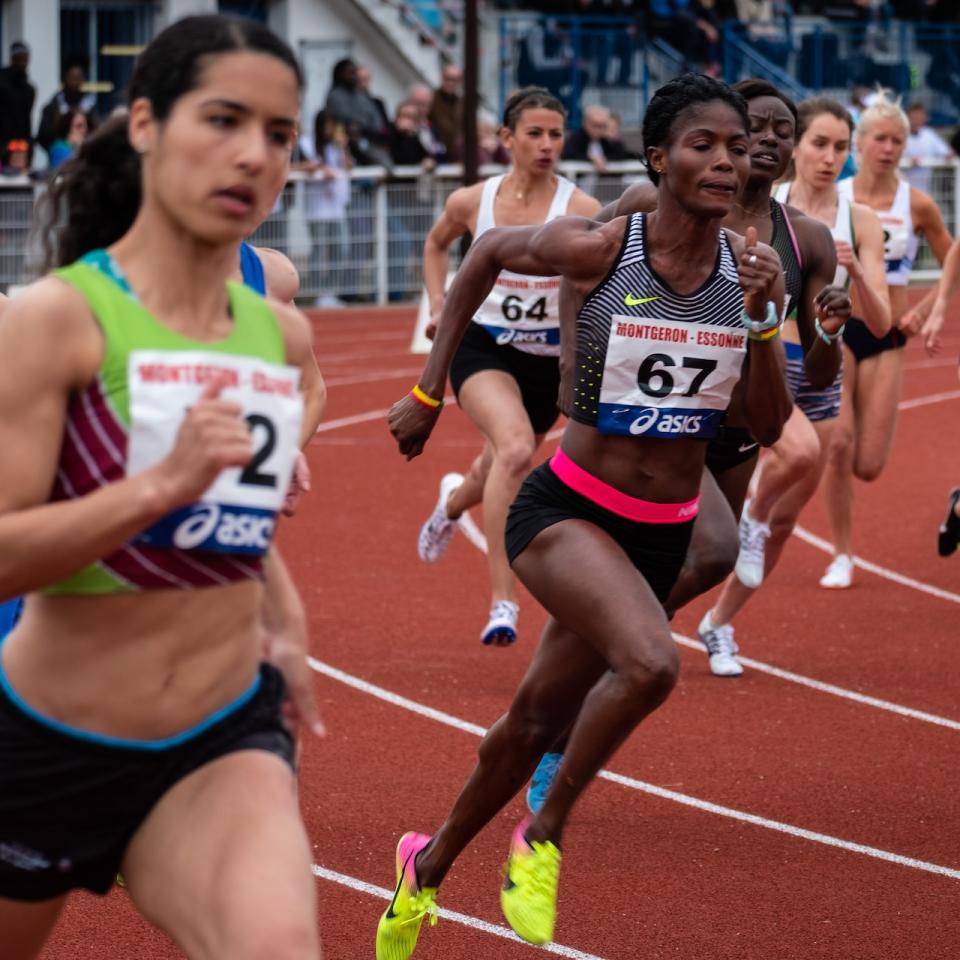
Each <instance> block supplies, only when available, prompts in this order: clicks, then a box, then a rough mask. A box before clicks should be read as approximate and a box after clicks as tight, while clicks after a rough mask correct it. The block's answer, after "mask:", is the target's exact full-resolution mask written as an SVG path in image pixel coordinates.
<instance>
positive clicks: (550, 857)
mask: <svg viewBox="0 0 960 960" xmlns="http://www.w3.org/2000/svg"><path fill="white" fill-rule="evenodd" d="M530 849H531V850H532V851H533V853H532V855H531V856H530V857H529V858H528V862H527V865H528V868H529V869H528V872H527V883H528V886H529V888H530V892H531V894H532V895H533V896H535V897H545V898H551V899H552V898H553V897H554V896H555V895H556V892H557V878H558V877H559V875H560V851H559V850H557V848H556V847H555V846H554V845H553V844H552V843H538V842H537V841H536V840H535V841H534V842H533V843H532V844H530Z"/></svg>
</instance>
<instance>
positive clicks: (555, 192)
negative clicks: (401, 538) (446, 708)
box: [417, 87, 600, 645]
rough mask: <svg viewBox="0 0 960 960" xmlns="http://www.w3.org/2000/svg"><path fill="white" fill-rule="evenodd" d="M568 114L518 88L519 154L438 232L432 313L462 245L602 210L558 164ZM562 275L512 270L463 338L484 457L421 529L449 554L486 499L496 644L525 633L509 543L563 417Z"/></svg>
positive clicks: (510, 129) (456, 378)
mask: <svg viewBox="0 0 960 960" xmlns="http://www.w3.org/2000/svg"><path fill="white" fill-rule="evenodd" d="M565 120H566V112H565V111H564V108H563V106H562V104H561V103H560V101H559V100H557V99H556V97H554V96H553V95H552V94H551V93H549V91H547V90H544V89H542V88H540V87H526V88H524V89H522V90H518V91H517V92H516V93H514V94H513V95H512V96H511V97H510V99H509V100H508V101H507V103H506V106H505V107H504V111H503V127H502V128H501V134H500V135H501V139H502V142H503V144H504V146H505V147H507V148H508V149H509V150H510V151H511V153H512V156H513V165H512V166H511V168H510V170H509V172H508V173H506V174H505V175H503V176H499V177H493V178H491V179H490V180H487V181H486V182H484V183H478V184H474V185H473V186H470V187H464V188H463V189H461V190H457V191H456V192H455V193H453V194H451V195H450V198H449V200H447V205H446V207H445V208H444V211H443V213H442V214H441V216H440V219H439V220H438V221H437V222H436V223H435V224H434V226H433V229H432V230H431V231H430V233H429V235H428V236H427V240H426V243H425V245H424V250H423V272H424V282H425V284H426V288H427V293H428V295H429V297H430V308H431V313H432V316H433V317H434V318H435V321H434V326H433V328H432V329H431V330H430V331H428V333H433V331H434V330H435V329H436V325H435V324H436V320H439V317H440V313H441V309H442V307H443V291H444V284H445V282H446V279H447V266H448V261H449V249H450V244H452V243H453V241H454V240H456V239H457V237H460V236H462V235H463V234H465V233H470V234H472V235H473V236H474V237H479V236H481V235H482V234H484V233H486V231H487V230H492V229H493V228H494V227H497V226H501V227H504V226H514V225H521V224H542V223H549V222H550V221H551V220H553V219H555V218H556V217H559V216H563V215H564V214H566V213H570V214H579V215H581V216H592V215H593V214H595V213H596V212H597V210H599V209H600V204H599V203H598V202H597V201H596V200H594V199H593V198H592V197H588V196H587V195H586V194H585V193H583V191H581V190H578V189H577V188H576V187H575V186H574V185H573V184H572V183H571V182H570V181H569V180H565V179H564V178H563V177H560V176H557V174H556V173H555V170H554V168H555V167H556V164H557V161H558V160H559V158H560V152H561V151H562V149H563V127H564V122H565ZM559 287H560V279H559V277H550V278H546V279H545V278H543V277H527V276H523V275H521V274H517V273H510V272H507V273H504V274H503V276H501V277H500V278H498V280H497V283H496V285H495V286H494V288H493V290H492V291H491V292H490V295H489V297H487V299H486V300H485V301H484V303H482V304H481V305H480V307H479V309H478V310H477V312H476V315H475V316H474V318H473V319H474V323H473V324H472V325H471V327H470V329H469V330H468V331H467V333H466V335H465V336H464V337H463V340H462V342H461V343H460V347H459V349H458V350H457V353H456V356H455V357H454V358H453V365H452V366H451V368H450V380H451V383H452V385H453V392H454V393H455V394H456V396H457V402H458V403H459V404H460V406H461V408H462V409H463V411H464V412H465V413H466V414H467V416H468V417H469V418H470V419H471V420H472V421H473V422H474V424H476V426H477V429H478V430H479V431H480V432H481V433H482V434H483V437H484V441H485V442H484V447H483V452H482V453H481V454H480V456H478V457H477V458H476V460H474V462H473V464H472V466H471V467H470V470H469V471H468V472H467V475H466V476H465V477H464V476H461V475H460V474H458V473H449V474H447V475H446V476H445V477H444V478H443V480H442V481H441V483H440V498H439V500H438V501H437V505H436V507H435V508H434V511H433V513H432V514H431V516H430V518H429V519H428V520H427V522H426V523H425V524H424V525H423V528H422V529H421V531H420V537H419V541H418V544H417V549H418V552H419V554H420V558H421V559H423V560H427V561H431V562H432V561H435V560H438V559H439V558H440V557H441V556H442V555H443V553H444V551H445V550H446V548H447V545H448V544H449V542H450V537H451V536H452V535H453V532H454V530H455V529H456V521H457V519H458V518H459V517H460V516H462V515H463V513H464V512H465V511H466V510H469V509H470V507H473V506H475V505H476V504H478V503H481V502H482V503H483V526H484V530H485V532H486V535H487V562H488V564H489V568H490V589H491V596H492V601H491V606H490V618H489V620H488V622H487V625H486V626H485V627H484V628H483V631H482V632H481V634H480V640H481V642H482V643H485V644H490V643H492V644H497V645H502V644H509V643H512V642H513V641H514V640H515V639H516V636H517V616H518V613H519V607H518V606H517V591H516V581H515V578H514V576H513V573H512V572H511V570H510V563H509V561H508V560H507V555H506V551H505V549H504V542H503V530H504V527H505V526H506V522H507V510H508V508H509V506H510V504H511V503H512V502H513V498H514V497H515V496H516V495H517V490H519V489H520V484H521V483H522V481H523V478H524V477H525V476H526V475H527V474H528V473H529V472H530V468H531V466H532V465H533V463H532V461H533V454H534V452H535V451H536V449H537V447H538V446H539V445H540V441H541V440H542V439H543V435H544V434H545V433H546V432H547V431H548V430H549V429H550V427H551V426H553V424H554V422H555V421H556V419H557V416H558V411H557V389H558V387H559V384H560V374H559V369H558V362H557V356H558V354H559V352H560V331H559V322H560V321H559V313H558V293H559Z"/></svg>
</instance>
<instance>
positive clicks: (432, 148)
mask: <svg viewBox="0 0 960 960" xmlns="http://www.w3.org/2000/svg"><path fill="white" fill-rule="evenodd" d="M432 103H433V92H432V91H431V90H430V88H429V87H428V86H426V85H425V84H422V83H415V84H414V85H413V86H412V87H411V88H410V90H409V92H408V93H407V100H406V105H407V106H412V107H414V108H415V109H416V111H417V114H418V117H419V119H418V121H417V136H418V137H419V138H420V142H421V143H422V144H423V149H424V150H426V151H427V153H428V154H429V155H430V156H431V157H433V159H434V160H435V161H439V160H445V159H446V154H447V151H446V148H445V147H444V145H443V141H442V140H440V138H439V137H438V136H437V132H436V130H434V127H433V124H432V123H431V122H430V106H431V104H432Z"/></svg>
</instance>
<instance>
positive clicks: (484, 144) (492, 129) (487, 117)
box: [477, 110, 511, 167]
mask: <svg viewBox="0 0 960 960" xmlns="http://www.w3.org/2000/svg"><path fill="white" fill-rule="evenodd" d="M477 148H478V157H477V163H478V164H479V165H480V166H483V165H484V164H487V163H497V164H500V165H501V166H504V167H508V166H510V162H511V158H510V151H509V150H508V149H507V148H506V147H505V146H504V145H503V141H502V140H501V139H500V127H499V125H498V124H497V121H496V119H495V118H494V116H493V114H491V113H488V112H487V111H486V110H481V111H480V112H479V113H478V114H477Z"/></svg>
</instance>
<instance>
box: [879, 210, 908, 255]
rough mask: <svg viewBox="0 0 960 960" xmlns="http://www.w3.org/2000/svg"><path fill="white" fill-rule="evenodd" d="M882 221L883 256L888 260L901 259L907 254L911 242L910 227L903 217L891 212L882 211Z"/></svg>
mask: <svg viewBox="0 0 960 960" xmlns="http://www.w3.org/2000/svg"><path fill="white" fill-rule="evenodd" d="M879 216H880V223H881V224H882V225H883V256H884V259H885V260H887V261H900V260H902V259H903V258H904V257H905V256H906V255H907V248H908V245H909V242H910V228H909V225H908V224H907V222H906V220H904V219H903V217H896V216H893V215H892V214H889V213H882V214H880V215H879Z"/></svg>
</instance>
